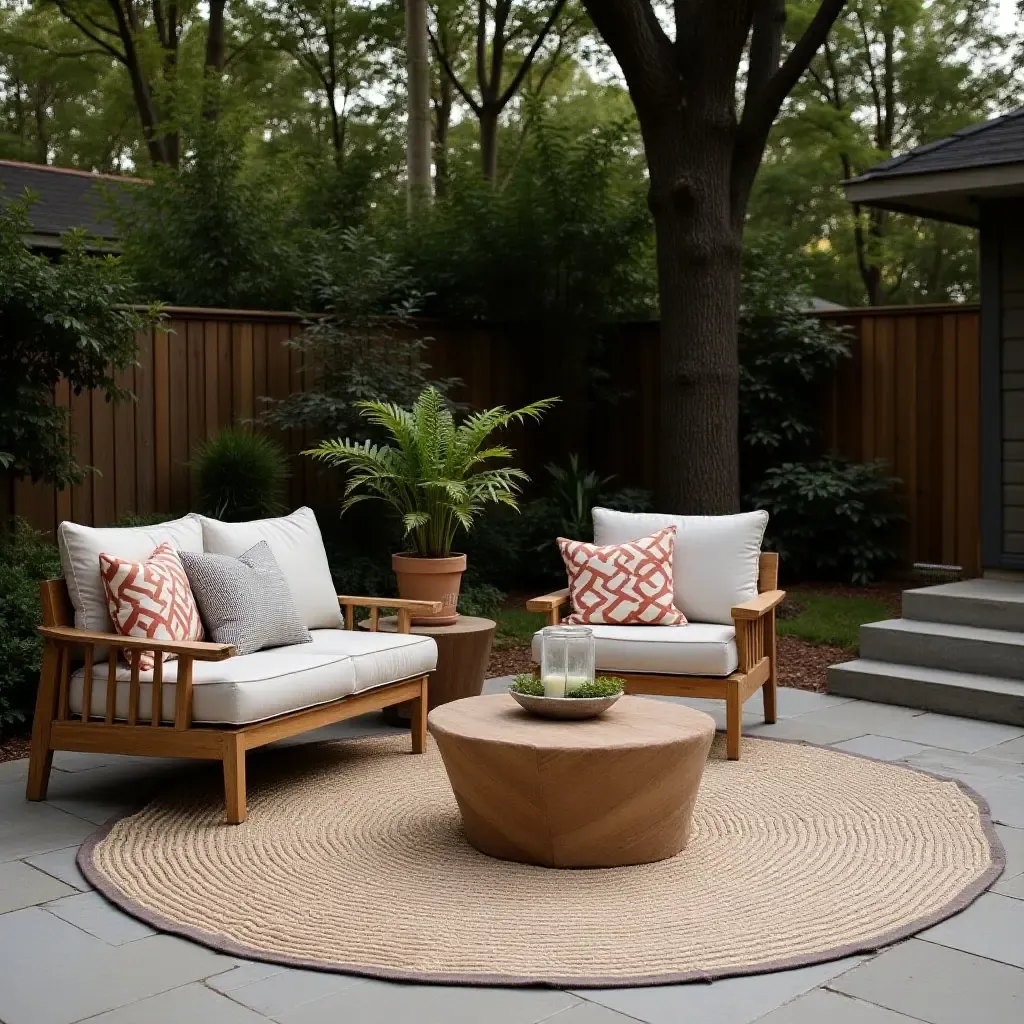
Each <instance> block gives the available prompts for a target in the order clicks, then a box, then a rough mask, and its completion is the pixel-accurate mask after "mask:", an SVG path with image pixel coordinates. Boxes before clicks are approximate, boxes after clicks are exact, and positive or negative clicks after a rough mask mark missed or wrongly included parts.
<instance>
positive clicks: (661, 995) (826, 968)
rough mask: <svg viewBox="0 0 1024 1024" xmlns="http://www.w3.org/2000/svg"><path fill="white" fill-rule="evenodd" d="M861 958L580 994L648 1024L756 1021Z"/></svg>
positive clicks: (584, 990)
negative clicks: (742, 975) (688, 982)
mask: <svg viewBox="0 0 1024 1024" xmlns="http://www.w3.org/2000/svg"><path fill="white" fill-rule="evenodd" d="M860 962H861V958H859V957H850V958H849V959H846V960H837V961H835V962H833V963H830V964H816V965H815V966H813V967H800V968H797V969H796V970H793V971H777V972H775V973H774V974H756V975H751V976H749V977H746V978H726V979H724V980H722V981H714V982H712V983H711V984H710V985H705V984H696V985H656V986H652V987H650V988H612V989H598V990H594V989H581V990H579V991H578V992H577V993H576V994H577V995H579V996H583V997H584V998H586V999H590V1000H592V1001H593V1002H597V1003H601V1004H602V1005H603V1006H607V1007H609V1008H611V1009H613V1010H618V1011H619V1012H620V1013H624V1014H626V1015H627V1016H629V1017H636V1018H637V1019H638V1020H642V1021H646V1022H647V1024H679V1022H680V1021H708V1022H711V1021H714V1024H750V1022H751V1021H755V1020H757V1019H758V1018H759V1017H763V1016H764V1015H765V1014H766V1013H769V1012H770V1011H772V1010H774V1009H776V1008H777V1007H779V1006H781V1005H782V1004H783V1003H787V1002H789V1001H790V1000H791V999H794V998H796V996H798V995H801V994H802V993H804V992H807V991H809V990H810V989H812V988H816V987H817V986H818V985H821V984H823V983H824V982H826V981H828V980H829V978H834V977H836V976H837V975H840V974H842V973H844V972H845V971H849V970H850V969H851V968H853V967H856V966H857V964H859V963H860Z"/></svg>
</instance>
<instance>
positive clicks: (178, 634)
mask: <svg viewBox="0 0 1024 1024" xmlns="http://www.w3.org/2000/svg"><path fill="white" fill-rule="evenodd" d="M100 575H101V576H102V577H103V589H104V590H105V591H106V594H107V609H108V610H109V612H110V617H111V619H113V620H114V628H115V629H116V630H117V632H118V633H120V634H121V636H146V637H151V638H152V639H154V640H202V639H203V623H202V620H201V619H200V618H199V609H198V608H197V607H196V601H195V598H194V597H193V596H192V588H191V587H190V586H189V585H188V576H186V575H185V568H184V566H183V565H182V564H181V559H180V558H178V555H177V553H176V552H175V550H174V548H172V547H171V545H170V544H168V543H167V542H166V541H164V543H163V544H161V545H160V546H159V547H158V548H157V549H156V550H155V551H154V552H153V554H151V555H150V556H149V558H147V559H146V560H145V561H144V562H131V561H128V560H126V559H124V558H117V557H116V556H114V555H108V554H101V555H100ZM154 653H155V652H153V651H140V652H139V668H140V669H141V670H142V671H143V672H146V671H148V670H150V669H152V668H153V665H154V663H155V660H156V659H155V658H154ZM124 654H125V659H126V660H127V661H128V664H129V665H130V664H131V661H132V652H131V651H125V652H124ZM167 657H168V658H173V657H174V655H173V654H169V655H167Z"/></svg>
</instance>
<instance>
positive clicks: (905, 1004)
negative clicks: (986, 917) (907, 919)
mask: <svg viewBox="0 0 1024 1024" xmlns="http://www.w3.org/2000/svg"><path fill="white" fill-rule="evenodd" d="M828 987H829V988H831V989H834V990H835V991H837V992H843V993H845V994H846V995H850V996H855V997H856V998H858V999H862V1000H864V1001H865V1002H869V1003H875V1004H877V1005H878V1006H884V1007H886V1008H887V1009H890V1010H895V1011H896V1012H897V1013H903V1014H906V1015H907V1016H908V1017H913V1018H915V1019H916V1020H922V1021H927V1022H928V1024H974V1022H977V1024H982V1022H984V1024H989V1022H991V1024H1003V1022H1005V1024H1010V1022H1011V1021H1017V1020H1020V1014H1021V1007H1024V971H1022V970H1020V969H1019V968H1016V967H1009V966H1008V965H1007V964H1003V963H998V962H997V961H995V960H986V959H985V958H984V957H980V956H973V955H972V954H970V953H962V952H960V950H956V949H950V948H949V947H948V946H940V945H938V944H937V943H934V942H922V941H921V940H919V939H910V940H909V941H908V942H904V943H901V944H900V945H898V946H894V947H893V948H892V949H889V950H886V951H884V952H883V953H881V954H880V955H879V956H877V957H875V958H874V959H872V960H869V961H868V962H867V963H865V964H863V965H862V966H860V967H858V968H857V969H856V970H853V971H850V972H848V973H846V974H844V975H842V976H841V977H839V978H834V979H833V980H832V981H830V982H829V985H828Z"/></svg>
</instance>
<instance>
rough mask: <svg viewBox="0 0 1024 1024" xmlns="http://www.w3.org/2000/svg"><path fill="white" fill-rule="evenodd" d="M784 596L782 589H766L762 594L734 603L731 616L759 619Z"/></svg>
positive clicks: (734, 617)
mask: <svg viewBox="0 0 1024 1024" xmlns="http://www.w3.org/2000/svg"><path fill="white" fill-rule="evenodd" d="M785 596H786V592H785V591H784V590H766V591H765V592H764V593H763V594H758V595H757V597H752V598H751V599H750V600H749V601H744V602H743V604H738V605H736V606H735V607H734V608H733V609H732V612H731V614H732V617H733V619H734V620H739V619H759V618H761V616H763V615H767V614H768V612H770V611H771V610H772V609H773V608H774V607H775V606H776V605H777V604H780V603H781V602H782V599H783V598H784V597H785Z"/></svg>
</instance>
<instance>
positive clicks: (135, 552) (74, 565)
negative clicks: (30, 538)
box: [57, 516, 203, 633]
mask: <svg viewBox="0 0 1024 1024" xmlns="http://www.w3.org/2000/svg"><path fill="white" fill-rule="evenodd" d="M164 541H167V542H168V543H169V544H170V545H171V546H172V547H173V548H174V550H175V551H202V550H203V528H202V526H201V525H200V523H199V519H198V518H197V517H196V516H185V517H184V518H183V519H172V520H171V521H170V522H169V523H160V524H158V525H157V526H127V527H117V526H110V527H102V528H96V527H94V526H79V524H78V523H68V522H64V523H61V524H60V526H59V527H57V546H58V547H59V548H60V564H61V567H62V568H63V570H64V579H65V581H66V583H67V585H68V594H69V595H70V596H71V604H72V606H73V607H74V609H75V625H76V626H77V627H78V628H79V629H94V630H99V631H100V632H102V633H113V632H114V623H113V622H112V621H111V619H110V613H109V612H108V611H107V596H106V594H105V593H104V590H103V580H102V579H101V578H100V552H101V551H105V552H107V553H108V554H111V555H114V556H115V557H116V558H124V559H128V560H130V561H133V562H142V561H145V559H147V558H149V556H150V555H151V554H153V551H154V550H155V549H156V548H157V547H158V546H159V545H160V544H162V543H163V542H164Z"/></svg>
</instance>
